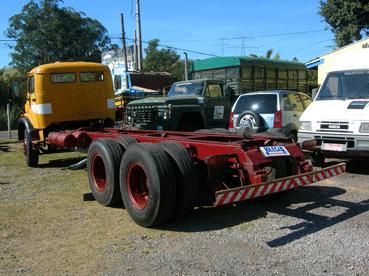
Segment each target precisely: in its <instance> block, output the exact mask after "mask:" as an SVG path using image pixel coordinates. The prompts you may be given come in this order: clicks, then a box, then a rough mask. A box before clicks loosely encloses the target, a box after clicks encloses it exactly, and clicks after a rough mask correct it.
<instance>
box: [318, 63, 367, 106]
mask: <svg viewBox="0 0 369 276" xmlns="http://www.w3.org/2000/svg"><path fill="white" fill-rule="evenodd" d="M346 99H369V70H355V71H346V72H332V73H329V74H328V76H327V78H326V79H325V81H324V83H323V86H322V88H321V89H320V92H319V94H318V96H317V98H316V100H346Z"/></svg>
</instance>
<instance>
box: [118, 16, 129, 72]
mask: <svg viewBox="0 0 369 276" xmlns="http://www.w3.org/2000/svg"><path fill="white" fill-rule="evenodd" d="M120 26H121V29H122V48H123V58H124V69H125V71H126V72H128V64H127V47H126V33H125V31H124V17H123V13H121V14H120Z"/></svg>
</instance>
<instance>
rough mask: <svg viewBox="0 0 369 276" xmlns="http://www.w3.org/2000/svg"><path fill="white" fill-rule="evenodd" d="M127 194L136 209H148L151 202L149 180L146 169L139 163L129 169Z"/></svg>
mask: <svg viewBox="0 0 369 276" xmlns="http://www.w3.org/2000/svg"><path fill="white" fill-rule="evenodd" d="M127 192H128V196H129V198H130V200H131V202H132V204H133V205H134V207H136V208H138V209H144V208H145V207H146V205H147V203H148V201H149V188H148V179H147V176H146V173H145V170H144V168H143V167H142V166H141V165H140V164H138V163H135V164H132V165H131V166H130V167H129V168H128V175H127Z"/></svg>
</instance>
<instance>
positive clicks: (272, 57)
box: [250, 49, 281, 60]
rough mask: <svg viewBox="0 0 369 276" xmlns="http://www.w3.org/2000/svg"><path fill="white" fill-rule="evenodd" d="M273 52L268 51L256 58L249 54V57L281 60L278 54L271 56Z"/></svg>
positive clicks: (254, 55) (255, 55)
mask: <svg viewBox="0 0 369 276" xmlns="http://www.w3.org/2000/svg"><path fill="white" fill-rule="evenodd" d="M273 52H274V50H273V49H269V50H268V51H267V52H266V53H265V55H264V56H258V55H257V54H250V57H254V58H266V59H272V60H281V56H280V54H279V52H278V53H276V54H275V55H274V56H273Z"/></svg>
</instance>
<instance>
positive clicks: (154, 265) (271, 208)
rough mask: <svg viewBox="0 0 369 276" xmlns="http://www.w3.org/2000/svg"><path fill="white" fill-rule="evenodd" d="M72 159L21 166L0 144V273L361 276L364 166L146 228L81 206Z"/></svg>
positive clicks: (367, 175)
mask: <svg viewBox="0 0 369 276" xmlns="http://www.w3.org/2000/svg"><path fill="white" fill-rule="evenodd" d="M80 158H81V155H79V154H76V153H61V154H54V155H46V156H42V157H41V160H40V162H41V166H40V168H35V169H33V168H27V167H26V166H25V164H24V158H23V156H22V153H21V145H20V144H17V143H10V144H9V143H8V142H5V141H4V140H0V244H1V246H0V274H3V275H9V274H17V273H27V274H173V273H174V274H194V275H198V274H202V273H205V274H231V275H235V274H240V273H243V274H251V273H258V274H268V275H269V274H280V273H282V274H335V275H336V274H345V275H347V274H349V275H356V274H362V275H364V274H368V273H369V212H368V211H369V163H368V164H366V163H363V162H362V163H356V164H355V163H350V164H349V166H348V167H349V172H348V173H346V174H344V175H342V176H339V177H336V178H334V179H333V178H332V179H328V180H326V181H324V182H321V183H318V184H316V185H314V186H311V187H306V188H300V189H298V190H293V191H291V192H288V193H285V194H281V195H275V196H272V197H266V198H263V199H258V200H253V201H248V202H243V203H240V204H236V205H231V206H225V207H220V208H197V209H195V210H194V211H193V213H191V214H190V215H189V216H188V217H186V218H185V219H183V220H181V221H177V222H172V223H169V224H166V225H164V226H163V227H162V228H160V229H145V228H142V227H139V226H137V225H136V224H134V223H133V222H132V221H131V220H130V218H129V217H128V215H127V212H126V211H125V210H122V209H120V208H106V207H102V206H100V205H99V204H98V203H96V202H94V201H90V202H86V201H83V200H82V195H83V193H86V192H89V190H88V185H87V177H86V172H85V171H71V170H68V169H66V166H67V165H69V164H72V163H74V162H76V161H77V160H79V159H80ZM61 159H64V160H61Z"/></svg>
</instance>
